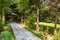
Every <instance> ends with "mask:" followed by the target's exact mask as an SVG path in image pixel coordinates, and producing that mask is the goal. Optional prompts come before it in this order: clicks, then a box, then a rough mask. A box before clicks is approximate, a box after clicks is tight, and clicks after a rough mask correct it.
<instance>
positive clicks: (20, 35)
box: [11, 22, 41, 40]
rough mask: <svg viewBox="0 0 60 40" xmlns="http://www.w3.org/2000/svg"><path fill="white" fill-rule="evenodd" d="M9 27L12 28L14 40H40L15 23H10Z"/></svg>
mask: <svg viewBox="0 0 60 40" xmlns="http://www.w3.org/2000/svg"><path fill="white" fill-rule="evenodd" d="M11 26H12V29H13V32H14V35H15V38H16V40H41V39H40V38H38V37H36V36H35V35H34V34H32V33H31V32H29V31H27V30H25V29H24V28H22V27H21V26H20V25H19V24H17V23H15V22H11Z"/></svg>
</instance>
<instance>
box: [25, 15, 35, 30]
mask: <svg viewBox="0 0 60 40" xmlns="http://www.w3.org/2000/svg"><path fill="white" fill-rule="evenodd" d="M25 23H26V25H27V26H29V27H30V28H32V29H35V26H36V25H35V24H34V23H35V17H33V16H29V17H27V19H26V22H25Z"/></svg>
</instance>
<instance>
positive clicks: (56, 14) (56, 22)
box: [54, 13, 58, 33]
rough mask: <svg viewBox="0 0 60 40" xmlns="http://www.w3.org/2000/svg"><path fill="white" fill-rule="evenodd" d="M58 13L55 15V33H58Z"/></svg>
mask: <svg viewBox="0 0 60 40" xmlns="http://www.w3.org/2000/svg"><path fill="white" fill-rule="evenodd" d="M57 17H58V15H57V13H56V14H55V24H54V33H56V28H57Z"/></svg>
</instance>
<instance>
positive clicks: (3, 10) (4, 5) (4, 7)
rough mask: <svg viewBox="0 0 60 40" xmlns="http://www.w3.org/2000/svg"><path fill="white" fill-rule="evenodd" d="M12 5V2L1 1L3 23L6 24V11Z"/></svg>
mask: <svg viewBox="0 0 60 40" xmlns="http://www.w3.org/2000/svg"><path fill="white" fill-rule="evenodd" d="M10 4H11V0H0V8H1V15H2V23H3V24H4V23H5V9H7V7H9V6H10Z"/></svg>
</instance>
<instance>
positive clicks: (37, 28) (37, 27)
mask: <svg viewBox="0 0 60 40" xmlns="http://www.w3.org/2000/svg"><path fill="white" fill-rule="evenodd" d="M36 31H37V32H38V31H39V8H38V7H37V25H36Z"/></svg>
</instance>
